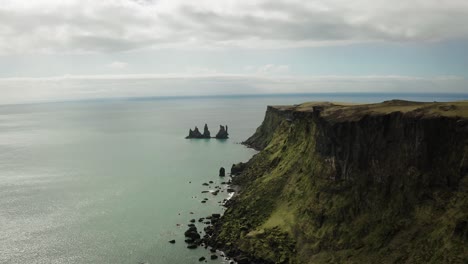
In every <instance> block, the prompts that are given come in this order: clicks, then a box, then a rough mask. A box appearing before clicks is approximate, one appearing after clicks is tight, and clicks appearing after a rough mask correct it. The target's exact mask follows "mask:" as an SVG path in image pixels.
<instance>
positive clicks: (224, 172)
mask: <svg viewBox="0 0 468 264" xmlns="http://www.w3.org/2000/svg"><path fill="white" fill-rule="evenodd" d="M219 176H220V177H224V176H226V170H225V169H224V167H221V168H219Z"/></svg>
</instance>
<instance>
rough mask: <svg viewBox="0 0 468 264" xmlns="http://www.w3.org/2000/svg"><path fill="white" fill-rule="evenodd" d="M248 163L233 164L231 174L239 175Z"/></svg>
mask: <svg viewBox="0 0 468 264" xmlns="http://www.w3.org/2000/svg"><path fill="white" fill-rule="evenodd" d="M246 165H247V164H246V163H243V162H239V163H237V164H232V166H231V175H232V176H235V175H239V174H240V173H241V172H242V171H243V170H244V169H245V168H246Z"/></svg>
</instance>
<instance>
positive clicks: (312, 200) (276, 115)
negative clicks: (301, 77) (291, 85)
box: [208, 101, 468, 263]
mask: <svg viewBox="0 0 468 264" xmlns="http://www.w3.org/2000/svg"><path fill="white" fill-rule="evenodd" d="M464 104H465V105H464ZM464 104H463V103H450V106H449V107H448V106H446V104H443V103H442V104H437V103H427V104H426V103H412V102H405V101H389V102H385V103H382V104H376V105H357V106H352V107H351V106H350V107H348V106H346V107H345V106H339V105H338V106H337V105H334V104H331V103H328V104H322V105H320V104H315V105H311V106H310V107H309V106H308V107H304V106H298V107H269V108H268V111H267V114H266V116H265V120H264V121H263V124H262V126H261V127H260V128H259V129H257V132H256V133H255V135H254V136H252V137H251V138H249V140H248V141H247V142H246V144H248V145H250V146H252V147H255V148H257V149H261V150H262V151H261V152H260V153H258V154H257V155H255V156H254V157H253V158H252V159H251V160H250V161H249V162H248V163H247V164H246V165H245V168H244V169H243V170H240V172H237V171H236V169H237V168H236V166H233V168H231V173H233V172H234V174H236V173H238V175H237V176H236V177H234V178H233V180H232V181H233V183H234V184H237V185H239V186H240V187H241V191H240V192H239V194H238V195H237V196H235V197H234V198H233V199H231V200H230V201H229V203H228V209H227V210H226V212H225V214H224V215H223V216H222V217H221V218H220V220H219V221H218V222H216V223H215V224H214V227H213V229H212V236H211V237H210V239H209V240H208V244H210V245H212V246H215V247H219V248H221V249H223V251H224V252H226V253H227V254H228V255H231V256H237V257H238V258H240V257H242V258H247V259H249V261H252V262H255V263H257V262H258V263H326V262H329V261H330V260H333V262H336V263H354V262H356V263H359V262H361V263H375V262H382V263H398V262H406V263H463V260H464V259H468V255H467V252H466V248H468V238H467V237H468V236H467V235H466V234H468V225H467V224H466V223H467V222H468V211H467V210H466V208H468V122H467V120H468V116H466V113H468V111H467V110H468V102H465V103H464ZM451 105H454V106H451ZM451 111H455V112H453V113H452V112H451ZM233 169H234V171H233Z"/></svg>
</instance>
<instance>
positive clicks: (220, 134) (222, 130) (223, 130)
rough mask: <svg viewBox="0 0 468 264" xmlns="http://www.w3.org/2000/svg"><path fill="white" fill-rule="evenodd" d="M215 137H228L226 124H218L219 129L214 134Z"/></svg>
mask: <svg viewBox="0 0 468 264" xmlns="http://www.w3.org/2000/svg"><path fill="white" fill-rule="evenodd" d="M216 138H217V139H227V138H229V134H228V126H227V125H226V127H224V126H221V125H220V126H219V131H218V133H217V134H216Z"/></svg>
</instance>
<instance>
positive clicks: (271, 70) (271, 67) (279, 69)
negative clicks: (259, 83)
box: [244, 64, 290, 75]
mask: <svg viewBox="0 0 468 264" xmlns="http://www.w3.org/2000/svg"><path fill="white" fill-rule="evenodd" d="M289 68H290V67H289V65H276V64H265V65H262V66H258V67H256V66H252V65H249V66H245V67H244V70H245V71H246V72H249V73H254V74H258V75H271V74H273V75H285V74H287V73H289Z"/></svg>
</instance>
